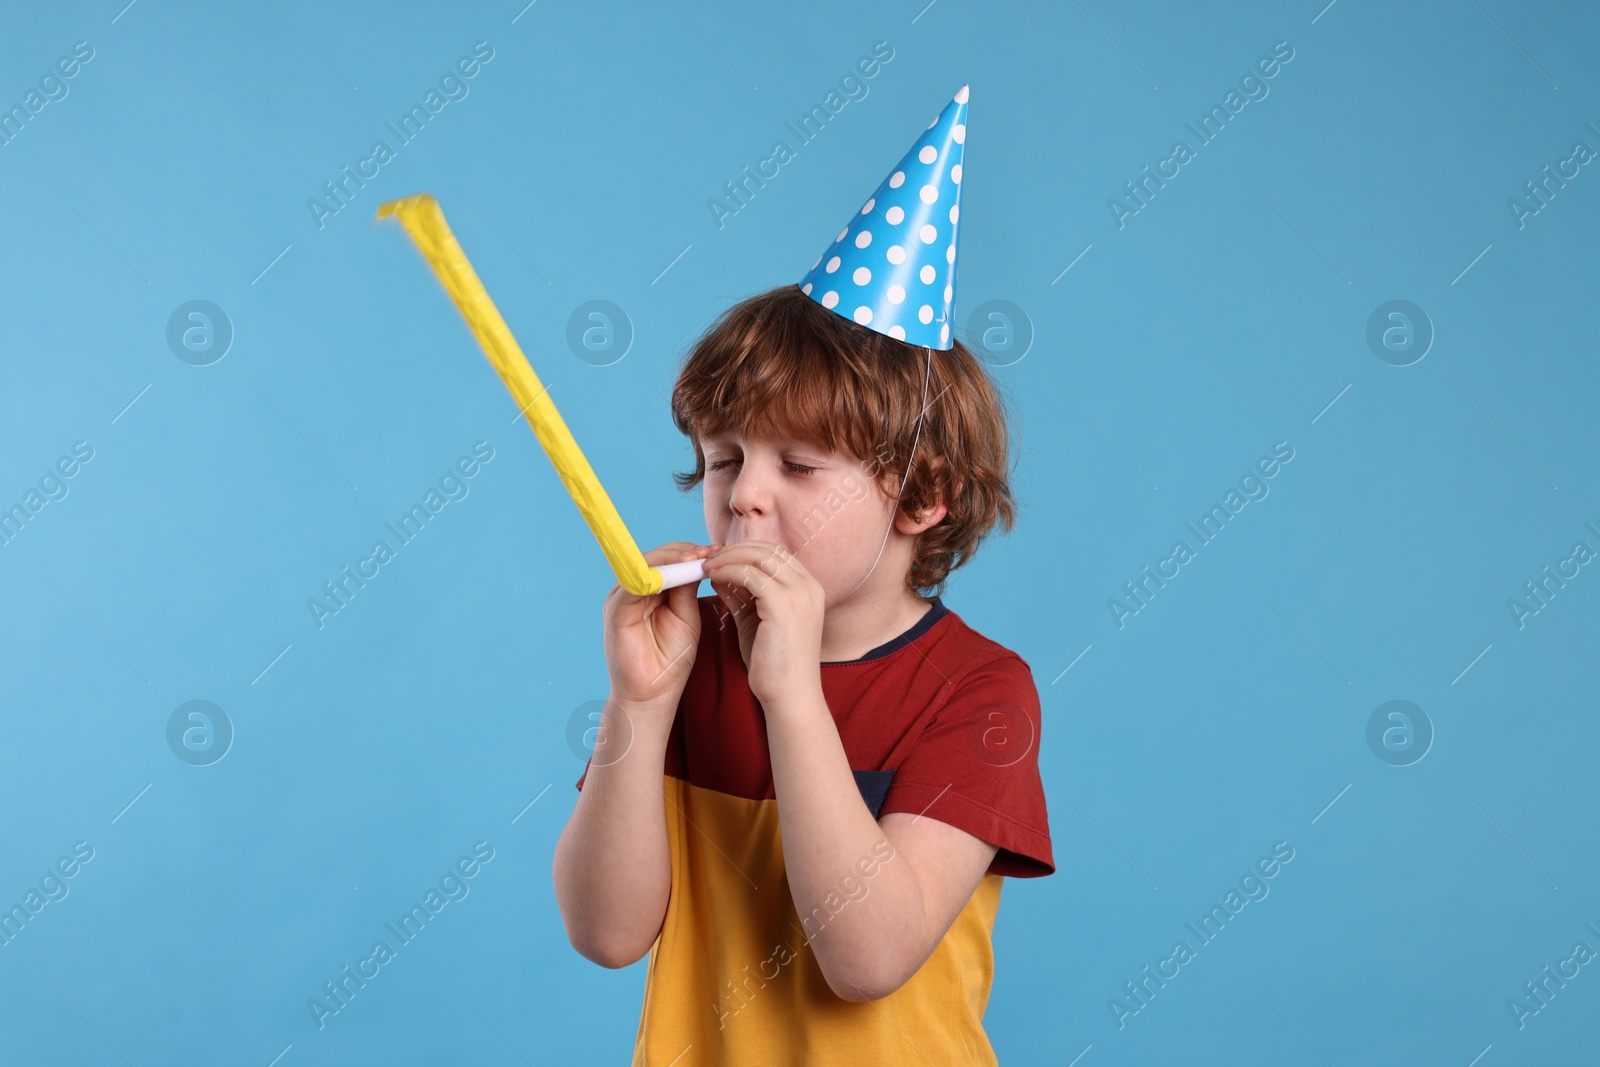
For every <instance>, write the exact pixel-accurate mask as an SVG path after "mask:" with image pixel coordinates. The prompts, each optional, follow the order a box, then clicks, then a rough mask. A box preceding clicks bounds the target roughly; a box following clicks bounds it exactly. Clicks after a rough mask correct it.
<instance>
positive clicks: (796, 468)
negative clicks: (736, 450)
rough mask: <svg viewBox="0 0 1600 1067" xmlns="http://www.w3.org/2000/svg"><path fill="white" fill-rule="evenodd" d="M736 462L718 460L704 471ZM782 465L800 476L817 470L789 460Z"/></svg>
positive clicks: (719, 468) (717, 469)
mask: <svg viewBox="0 0 1600 1067" xmlns="http://www.w3.org/2000/svg"><path fill="white" fill-rule="evenodd" d="M738 462H740V461H739V460H736V459H719V460H716V461H715V462H713V463H708V464H706V470H707V471H719V470H721V469H722V468H724V467H729V466H732V465H733V464H735V463H738ZM783 465H784V466H785V467H788V468H789V470H790V471H792V472H793V473H795V474H800V475H805V474H815V473H816V471H817V468H815V467H808V466H806V465H805V464H804V463H793V462H790V461H789V460H785V461H784V464H783Z"/></svg>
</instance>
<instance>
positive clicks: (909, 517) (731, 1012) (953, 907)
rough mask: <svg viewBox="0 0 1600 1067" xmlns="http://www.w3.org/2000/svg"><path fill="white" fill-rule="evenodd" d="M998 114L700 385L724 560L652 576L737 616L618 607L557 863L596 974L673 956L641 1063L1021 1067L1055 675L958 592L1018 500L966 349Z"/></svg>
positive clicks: (760, 309) (709, 513)
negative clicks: (966, 303) (685, 576)
mask: <svg viewBox="0 0 1600 1067" xmlns="http://www.w3.org/2000/svg"><path fill="white" fill-rule="evenodd" d="M966 98H967V90H966V89H965V88H963V89H962V90H961V92H960V93H958V94H957V96H956V98H955V100H953V101H952V103H951V104H950V105H949V106H948V107H947V108H946V109H945V110H944V112H943V113H942V114H941V116H940V117H939V118H938V119H936V120H935V121H934V123H933V125H931V126H930V127H929V129H928V132H927V133H926V134H924V135H923V137H922V138H921V139H919V141H918V143H917V144H916V145H914V146H913V147H912V150H911V152H909V153H907V155H906V157H905V159H904V160H902V162H901V166H900V168H898V169H897V170H896V171H895V172H894V173H893V174H892V175H891V176H890V177H889V178H888V179H886V181H885V182H884V184H883V185H881V186H880V187H879V190H878V195H877V196H876V197H874V198H873V199H872V200H869V201H868V202H867V205H866V207H864V208H863V209H862V211H861V218H859V219H852V223H851V225H849V226H847V227H846V229H845V231H844V232H842V233H841V234H840V235H839V238H838V239H837V240H836V241H835V242H834V246H833V248H831V249H830V251H829V253H825V256H831V258H830V259H829V262H828V265H827V267H826V268H823V267H822V259H820V258H819V260H818V261H817V264H816V265H814V266H813V268H812V271H811V273H810V274H809V275H808V276H807V279H806V280H805V283H804V284H803V285H801V286H798V287H797V286H792V285H791V286H784V287H782V288H779V289H775V290H772V291H770V292H766V293H762V294H760V295H758V296H755V297H752V298H750V299H748V300H746V301H744V302H743V303H740V304H738V305H736V306H735V307H733V308H732V309H730V310H729V311H728V312H727V313H726V314H724V315H723V317H722V318H721V319H720V320H719V321H718V322H717V324H716V325H715V326H714V327H713V328H712V329H711V330H710V331H709V332H708V333H707V334H706V336H705V337H703V338H702V339H701V340H700V341H699V342H698V343H697V344H696V345H695V347H694V349H693V351H692V352H691V353H690V355H689V358H688V360H687V362H686V364H685V366H684V368H683V371H682V372H681V374H680V376H679V379H678V382H677V385H676V387H675V389H674V391H673V398H672V409H673V418H674V421H675V423H676V424H677V426H678V428H679V429H680V430H681V431H682V432H684V433H685V434H686V435H687V436H688V437H689V439H690V441H691V442H692V444H693V447H694V453H695V470H694V471H693V472H692V473H689V474H680V475H676V476H675V477H676V479H677V481H678V484H679V486H680V488H683V489H686V490H687V489H690V488H692V487H694V486H695V485H702V484H703V494H704V501H705V515H706V529H707V532H708V534H709V539H710V540H711V541H712V544H711V545H709V546H695V545H691V544H686V543H676V544H670V545H664V546H661V547H660V548H657V549H655V550H653V551H651V552H649V553H647V554H646V557H645V558H646V560H647V562H649V563H651V564H652V565H658V564H662V563H673V562H681V561H685V560H690V559H703V560H704V567H705V572H706V577H707V578H708V579H709V580H710V582H711V587H712V590H713V592H714V593H715V595H714V596H710V597H705V598H701V599H696V596H695V588H696V587H695V586H693V585H688V586H680V587H678V588H675V589H671V590H668V591H665V592H663V593H657V594H654V595H651V596H644V597H639V596H634V595H631V594H629V593H627V592H625V591H623V590H622V589H621V588H620V587H615V588H613V589H612V590H611V593H610V595H609V596H608V597H607V599H606V602H605V608H604V618H605V626H604V632H605V652H606V665H607V672H608V674H609V676H610V683H611V691H610V694H609V697H608V699H607V701H606V705H605V710H604V712H603V713H602V719H601V725H600V734H599V737H600V740H599V741H598V742H597V744H596V745H595V748H594V752H593V755H592V757H591V759H590V761H589V765H588V767H587V768H586V769H585V771H584V774H583V776H582V777H581V778H579V780H578V787H579V789H580V795H579V798H578V803H577V805H576V807H575V808H574V810H573V814H572V817H571V819H570V820H569V822H568V824H567V827H566V829H565V830H564V831H563V833H562V835H561V840H560V842H559V843H558V844H557V847H556V854H555V863H554V871H553V874H554V880H555V888H556V895H557V900H558V902H559V904H560V907H561V912H562V917H563V920H564V922H565V925H566V928H567V934H568V938H569V940H570V941H571V943H572V945H573V946H574V947H575V948H576V949H577V950H578V951H579V952H580V953H581V954H582V955H584V956H585V957H586V958H588V959H591V960H593V961H595V962H597V963H600V964H602V965H604V966H608V967H624V966H627V965H629V964H631V963H633V962H635V961H637V960H638V959H639V958H640V957H642V956H643V955H644V954H645V953H646V952H647V951H648V952H649V956H650V960H649V966H648V971H647V975H646V988H645V995H644V1010H643V1015H642V1018H641V1019H640V1024H639V1031H638V1037H637V1040H636V1042H635V1046H634V1057H633V1063H634V1064H635V1065H639V1067H644V1065H658V1067H668V1065H671V1067H692V1065H703V1064H741V1065H743V1064H796V1065H799V1064H833V1063H841V1064H842V1063H851V1064H857V1063H867V1064H889V1063H938V1064H945V1063H955V1064H994V1063H995V1062H996V1060H995V1056H994V1053H993V1051H992V1049H991V1047H990V1045H989V1041H988V1038H987V1036H986V1035H985V1033H984V1030H983V1025H982V1019H983V1013H984V1009H985V1007H986V1005H987V1002H988V997H989V990H990V985H991V981H992V976H993V952H992V948H991V942H990V937H991V933H992V931H993V927H994V920H995V913H996V909H997V908H998V906H999V898H1000V887H1001V878H1002V877H1003V876H1007V875H1009V876H1011V877H1038V876H1041V875H1048V874H1051V873H1053V872H1054V870H1055V866H1054V860H1053V857H1052V854H1051V847H1050V832H1049V824H1048V818H1047V812H1046V807H1045V797H1044V790H1043V787H1042V785H1041V782H1040V778H1039V770H1038V743H1039V729H1040V725H1041V724H1040V714H1039V697H1038V692H1037V690H1036V688H1035V686H1034V682H1033V677H1032V674H1031V671H1030V670H1029V668H1028V665H1027V664H1026V663H1025V662H1024V661H1023V660H1022V659H1021V658H1020V657H1018V656H1017V655H1016V654H1015V653H1014V652H1011V651H1009V650H1008V649H1006V648H1005V647H1003V646H1001V645H999V644H997V643H995V642H993V641H991V640H989V639H987V638H985V637H983V636H982V635H981V634H979V633H977V632H976V631H974V630H973V629H971V628H970V627H969V626H967V625H966V623H965V622H963V621H962V620H961V618H960V617H959V616H957V615H956V614H955V613H954V612H952V611H950V610H949V609H948V608H947V607H946V606H945V605H944V603H943V602H942V600H941V599H940V592H941V591H942V590H943V588H944V585H945V581H946V577H947V575H948V574H949V572H950V571H951V570H952V569H954V568H955V567H959V566H961V565H962V564H963V563H965V562H966V560H967V559H969V558H970V557H971V555H972V553H973V552H974V551H975V550H976V548H977V545H978V543H979V541H980V540H981V539H982V538H983V536H984V535H985V534H986V533H987V532H988V531H989V530H990V529H991V528H992V527H993V526H994V525H995V524H996V523H1000V524H1001V525H1003V526H1004V527H1005V528H1006V529H1008V530H1009V529H1010V527H1011V524H1012V521H1013V517H1014V510H1015V508H1014V502H1013V499H1012V495H1011V491H1010V488H1009V486H1008V484H1007V470H1008V464H1007V460H1006V452H1007V434H1006V423H1005V417H1004V412H1003V410H1002V408H1001V405H1000V402H999V399H998V396H997V394H996V392H995V390H994V389H993V387H992V385H991V383H990V382H989V380H988V378H987V376H986V374H985V372H984V370H983V368H982V366H981V365H980V364H979V363H978V361H977V360H976V359H975V358H974V357H973V355H972V353H971V352H970V351H968V350H967V349H966V348H965V346H963V345H962V344H960V343H959V342H952V341H951V340H950V333H949V321H950V314H951V311H952V309H953V299H954V292H953V285H954V267H955V234H954V229H955V221H956V219H957V217H958V210H957V202H958V196H959V182H960V177H961V167H960V163H959V160H960V158H961V146H962V144H963V143H964V141H965V110H966V108H965V105H966ZM908 176H910V177H912V178H913V179H914V180H913V181H908V180H907V178H908ZM902 187H904V188H902ZM875 206H876V207H877V212H876V214H874V213H873V211H874V207H875ZM935 213H937V214H935ZM869 215H870V216H871V218H870V219H869V218H867V216H869ZM935 219H936V220H937V221H932V220H935ZM945 219H948V220H949V221H948V223H945V221H944V220H945ZM863 234H865V235H866V236H865V237H864V238H863V237H862V236H861V235H863ZM941 235H942V236H943V237H944V238H945V240H944V241H940V240H939V238H940V237H941ZM880 237H882V238H886V239H885V240H881V241H880ZM875 241H876V242H879V243H878V245H877V246H876V247H874V242H875ZM936 242H937V244H936ZM946 249H948V252H946V251H945V250H946ZM897 253H898V255H897ZM869 254H870V259H869ZM847 255H848V256H850V257H851V259H852V264H856V263H859V264H860V265H859V266H854V267H853V269H852V268H851V266H846V267H845V269H844V270H840V269H839V268H840V267H841V265H843V259H844V258H845V257H846V256H847ZM880 267H881V268H882V269H878V268H880ZM930 267H936V269H933V270H932V271H931V273H930V271H929V270H928V269H927V268H930ZM895 268H901V269H899V270H896V269H895ZM874 274H877V275H878V276H879V280H878V283H877V285H873V284H872V275H874ZM841 290H843V291H844V292H845V294H846V295H845V297H844V302H843V307H841V308H840V310H839V311H837V312H836V311H835V310H834V308H835V307H837V306H840V304H841V297H840V295H839V294H840V291H841ZM941 290H942V293H941ZM908 296H911V297H914V299H913V300H912V301H911V302H910V303H908V300H907V298H908ZM941 296H942V299H941ZM924 301H926V302H924ZM935 303H937V304H939V305H940V307H941V313H940V314H939V315H938V317H937V318H935V316H934V315H933V313H932V306H933V304H935ZM917 304H921V305H922V306H921V308H920V309H918V307H917V306H916V305H917ZM914 346H917V347H914ZM918 347H920V348H921V351H919V350H918ZM935 351H937V352H938V356H937V358H936V357H935ZM924 354H925V355H926V359H925V360H924V359H919V358H918V357H920V356H923V355H924ZM925 593H926V594H928V595H927V596H924V594H925Z"/></svg>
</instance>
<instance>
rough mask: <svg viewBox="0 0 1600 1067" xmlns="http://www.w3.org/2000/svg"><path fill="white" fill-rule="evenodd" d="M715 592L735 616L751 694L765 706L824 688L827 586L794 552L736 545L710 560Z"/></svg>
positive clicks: (775, 546)
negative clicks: (823, 661) (818, 579)
mask: <svg viewBox="0 0 1600 1067" xmlns="http://www.w3.org/2000/svg"><path fill="white" fill-rule="evenodd" d="M705 574H706V577H707V578H708V579H709V580H710V581H711V588H712V590H713V591H714V592H715V593H716V594H717V595H718V596H719V597H721V598H722V602H723V603H724V604H725V605H727V607H728V609H729V610H730V611H731V612H733V619H734V623H735V625H737V626H738V628H739V654H740V655H741V656H743V657H744V664H745V669H746V672H747V673H748V674H749V677H750V691H751V692H752V693H754V694H755V696H756V699H757V700H759V701H761V704H762V706H763V707H766V706H767V704H768V702H769V701H770V700H772V699H774V698H777V697H781V696H783V695H785V694H796V693H803V692H805V691H806V687H807V686H812V687H816V686H819V685H820V684H821V673H820V670H819V664H820V663H821V661H822V612H823V607H824V605H825V602H826V596H825V594H824V593H823V589H822V584H821V583H820V582H818V581H817V580H816V578H815V577H813V576H812V574H811V572H810V571H808V570H806V568H805V566H804V564H802V563H801V562H800V560H799V559H798V558H797V557H796V556H795V554H794V553H793V552H790V551H789V550H788V549H786V548H784V547H783V546H782V545H778V544H773V543H772V542H770V541H735V542H733V543H732V544H729V545H727V546H725V547H724V548H722V549H721V550H720V551H718V552H715V553H713V554H712V555H711V556H710V557H708V558H707V559H706V561H705Z"/></svg>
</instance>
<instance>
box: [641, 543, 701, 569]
mask: <svg viewBox="0 0 1600 1067" xmlns="http://www.w3.org/2000/svg"><path fill="white" fill-rule="evenodd" d="M716 548H717V546H716V545H699V544H695V543H694V542H693V541H671V542H668V543H667V544H664V545H659V546H657V547H655V548H652V549H651V550H650V551H648V552H646V553H645V554H644V561H645V562H646V563H648V564H650V565H651V566H652V567H654V566H656V565H657V564H661V563H682V562H684V561H685V560H691V559H696V558H704V557H705V556H709V555H710V554H711V553H712V552H713V551H715V550H716Z"/></svg>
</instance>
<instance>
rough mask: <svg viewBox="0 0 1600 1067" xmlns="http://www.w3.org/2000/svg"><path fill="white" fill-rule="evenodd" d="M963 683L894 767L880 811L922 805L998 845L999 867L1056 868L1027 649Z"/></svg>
mask: <svg viewBox="0 0 1600 1067" xmlns="http://www.w3.org/2000/svg"><path fill="white" fill-rule="evenodd" d="M954 687H955V692H954V693H953V694H952V695H951V697H950V699H949V700H948V701H947V702H946V704H945V705H944V707H942V708H940V709H939V710H938V711H937V712H935V713H934V715H933V717H932V718H931V719H930V720H929V721H928V724H927V726H926V727H924V729H923V731H922V735H921V736H920V737H919V738H918V739H917V740H916V742H915V743H914V744H913V745H912V747H911V751H910V753H909V754H908V755H907V756H906V757H904V758H903V759H902V760H901V762H900V766H899V767H897V768H895V773H894V777H893V779H891V780H890V783H889V792H888V795H887V796H886V797H885V798H884V801H883V807H882V808H880V809H879V811H878V815H879V817H880V818H881V817H882V816H884V815H887V814H889V813H890V812H891V811H904V812H910V813H912V814H922V815H926V816H927V817H928V818H930V819H937V820H938V821H940V822H942V823H948V824H949V825H951V826H954V827H956V828H957V829H960V830H965V831H966V832H967V833H969V834H972V835H973V836H974V837H978V838H982V839H983V840H984V841H987V842H989V843H990V844H992V845H996V846H998V847H999V851H998V852H996V853H995V856H994V860H993V862H991V863H990V864H989V868H988V870H989V873H992V874H1001V875H1006V876H1008V877H1011V878H1038V877H1042V876H1044V875H1048V874H1053V873H1055V869H1056V867H1055V859H1054V858H1053V856H1052V854H1051V851H1050V823H1049V818H1048V814H1047V812H1046V809H1045V796H1044V784H1043V782H1042V781H1041V780H1040V777H1039V727H1040V719H1041V717H1040V714H1039V691H1038V689H1037V688H1036V687H1035V686H1034V683H1033V672H1032V671H1031V670H1030V669H1029V667H1028V665H1027V663H1026V662H1024V661H1023V659H1022V658H1021V657H1020V656H1016V655H1011V656H1005V657H1002V658H1000V659H997V660H993V661H991V662H989V663H986V664H984V665H983V666H981V667H979V668H977V669H976V670H974V671H972V672H970V673H969V674H967V675H966V676H965V677H963V678H961V679H960V680H959V681H957V682H955V683H954Z"/></svg>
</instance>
